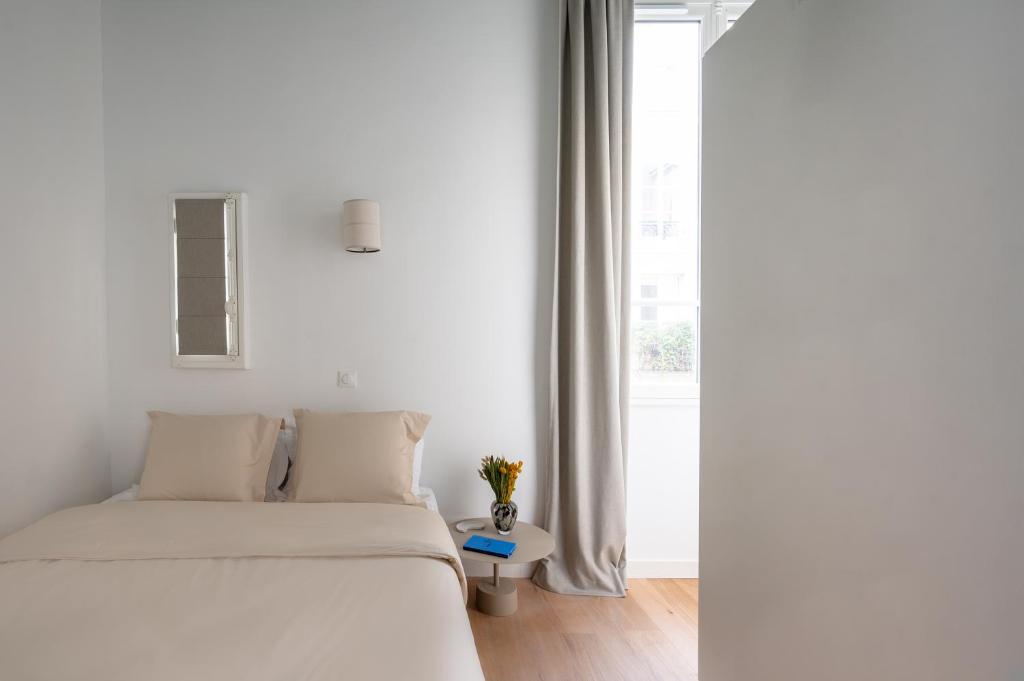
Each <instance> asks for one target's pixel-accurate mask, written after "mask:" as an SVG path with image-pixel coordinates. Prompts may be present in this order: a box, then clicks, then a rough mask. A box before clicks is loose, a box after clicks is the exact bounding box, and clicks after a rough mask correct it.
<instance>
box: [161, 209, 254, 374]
mask: <svg viewBox="0 0 1024 681" xmlns="http://www.w3.org/2000/svg"><path fill="white" fill-rule="evenodd" d="M176 199H224V200H225V202H226V210H227V211H228V218H227V221H228V224H229V225H230V227H229V228H228V229H226V233H225V239H226V247H227V248H226V250H227V253H226V256H225V257H226V258H227V260H228V267H227V273H228V276H227V281H226V285H227V297H228V301H227V303H226V305H231V307H232V310H231V312H229V315H233V316H234V317H235V323H234V324H233V327H234V329H235V332H236V335H235V337H232V336H231V332H230V328H229V331H228V354H226V355H179V354H178V228H177V224H176V222H175V204H174V202H175V200H176ZM168 208H169V210H168V214H169V215H170V218H171V366H172V367H175V368H177V369H248V368H249V355H250V352H249V324H248V322H249V318H248V314H247V309H246V308H247V306H248V299H247V296H248V293H249V278H248V272H247V270H248V267H247V266H248V261H247V257H246V254H247V253H246V246H247V244H246V224H247V220H248V199H247V197H246V195H245V194H244V193H242V192H213V193H210V192H200V193H194V192H193V193H176V194H170V195H169V196H168ZM231 227H233V229H232V228H231ZM232 274H234V276H231V275H232Z"/></svg>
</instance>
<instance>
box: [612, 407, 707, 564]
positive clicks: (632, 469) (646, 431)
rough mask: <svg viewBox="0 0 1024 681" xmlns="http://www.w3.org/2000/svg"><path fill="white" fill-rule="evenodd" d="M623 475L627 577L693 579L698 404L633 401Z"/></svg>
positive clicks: (695, 550)
mask: <svg viewBox="0 0 1024 681" xmlns="http://www.w3.org/2000/svg"><path fill="white" fill-rule="evenodd" d="M629 419H630V422H629V462H628V463H629V471H628V475H627V476H626V483H627V485H628V488H629V489H628V494H627V496H626V502H627V506H628V513H627V517H626V520H627V524H626V531H627V535H626V538H627V547H626V551H627V555H628V558H629V562H628V565H627V572H628V574H629V576H630V577H638V578H642V577H696V576H697V575H698V570H697V549H698V542H697V537H698V525H699V523H698V518H699V505H700V504H699V485H698V481H699V471H700V461H699V459H700V446H699V439H700V438H699V432H700V428H699V426H700V402H699V401H698V400H678V401H676V400H635V401H634V403H633V405H632V406H631V408H630V410H629Z"/></svg>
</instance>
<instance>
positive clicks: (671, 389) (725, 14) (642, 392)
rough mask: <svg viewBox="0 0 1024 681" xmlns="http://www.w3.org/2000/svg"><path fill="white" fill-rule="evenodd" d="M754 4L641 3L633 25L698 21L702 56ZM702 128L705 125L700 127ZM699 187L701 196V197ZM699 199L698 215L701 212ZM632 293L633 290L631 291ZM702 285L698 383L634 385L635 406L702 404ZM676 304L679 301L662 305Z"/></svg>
mask: <svg viewBox="0 0 1024 681" xmlns="http://www.w3.org/2000/svg"><path fill="white" fill-rule="evenodd" d="M752 4H753V1H751V2H723V1H722V0H710V1H707V2H680V1H679V0H648V1H647V2H642V3H638V4H636V6H635V9H634V22H636V23H641V22H664V21H695V22H699V23H700V25H701V53H702V54H703V53H705V52H707V51H708V49H709V48H710V47H711V46H712V45H714V44H715V42H716V41H717V40H718V39H719V38H721V37H722V36H723V35H725V33H726V31H728V30H729V22H730V21H735V20H736V19H738V18H739V17H740V15H741V14H743V12H745V11H746V10H747V9H748V8H749V7H750V6H751V5H752ZM700 126H701V128H700V129H702V128H703V121H701V124H700ZM699 189H700V188H699V187H698V196H699ZM699 205H700V204H699V198H698V211H699ZM700 230H701V226H700V222H699V221H698V224H697V249H698V259H697V275H698V278H699V277H700V266H701V263H700V256H699V253H700V240H701V231H700ZM630 290H632V286H631V289H630ZM700 294H701V292H700V283H699V279H698V289H697V300H696V301H687V307H689V305H690V304H691V303H693V304H694V305H695V307H696V310H697V325H696V328H695V329H694V333H695V334H696V335H697V343H696V352H695V354H696V357H695V358H694V362H695V372H696V381H695V382H694V383H688V384H684V385H671V386H663V385H653V384H643V383H633V385H632V386H631V387H630V401H631V402H632V403H634V404H652V405H665V404H671V403H675V402H699V401H700V363H701V343H700V327H701V323H700V317H701V314H700V313H701V300H700ZM655 301H659V299H657V298H655V299H651V298H642V297H638V298H637V299H636V300H633V301H632V302H633V305H643V304H647V305H650V304H652V303H654V304H656V302H655ZM663 302H669V303H674V302H676V301H663Z"/></svg>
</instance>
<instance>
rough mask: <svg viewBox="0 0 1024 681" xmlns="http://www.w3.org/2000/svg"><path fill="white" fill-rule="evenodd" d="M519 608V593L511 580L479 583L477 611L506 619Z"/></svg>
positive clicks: (477, 586) (477, 587) (477, 588)
mask: <svg viewBox="0 0 1024 681" xmlns="http://www.w3.org/2000/svg"><path fill="white" fill-rule="evenodd" d="M518 608H519V592H518V590H517V589H516V585H515V583H514V582H513V581H512V580H510V579H505V580H499V581H498V583H497V584H494V583H492V582H484V581H480V582H477V585H476V609H477V610H479V611H480V612H482V613H484V614H485V615H494V616H495V617H506V616H508V615H511V614H513V613H514V612H515V611H516V610H517V609H518Z"/></svg>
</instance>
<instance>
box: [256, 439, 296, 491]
mask: <svg viewBox="0 0 1024 681" xmlns="http://www.w3.org/2000/svg"><path fill="white" fill-rule="evenodd" d="M294 460H295V426H285V428H284V429H283V430H281V431H279V432H278V434H277V444H276V445H274V455H273V456H272V457H271V458H270V472H268V473H267V489H266V494H265V496H264V497H263V500H264V501H284V500H285V493H284V492H282V491H281V490H282V488H283V487H284V483H285V481H286V480H287V479H288V469H289V468H290V467H291V465H292V462H293V461H294Z"/></svg>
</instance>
